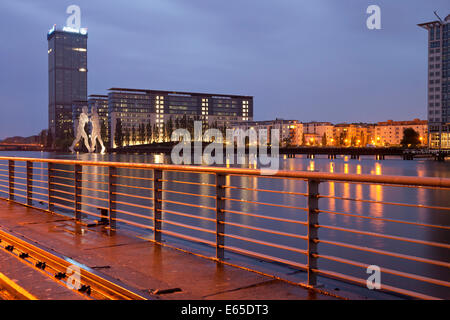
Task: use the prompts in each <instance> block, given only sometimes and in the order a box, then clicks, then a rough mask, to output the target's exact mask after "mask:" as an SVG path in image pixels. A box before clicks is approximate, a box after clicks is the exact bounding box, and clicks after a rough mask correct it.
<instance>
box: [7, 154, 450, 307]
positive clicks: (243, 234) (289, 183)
mask: <svg viewBox="0 0 450 320" xmlns="http://www.w3.org/2000/svg"><path fill="white" fill-rule="evenodd" d="M0 156H17V157H36V158H52V159H79V160H94V161H119V162H134V163H137V162H142V163H170V158H169V157H167V156H164V155H160V154H149V155H137V154H133V155H131V154H120V155H118V154H111V155H97V154H80V155H77V154H75V155H72V154H62V153H45V152H0ZM1 163H3V164H5V163H6V162H4V161H2V162H1ZM242 167H246V166H245V165H242ZM247 167H248V166H247ZM44 168H45V165H43V166H42V169H39V165H36V167H35V168H34V172H35V173H37V174H39V172H41V173H42V174H44V173H46V171H45V170H44ZM62 169H64V168H62ZM280 169H282V170H293V171H294V170H298V171H302V170H303V171H321V172H331V173H350V174H372V175H401V176H416V177H445V178H450V162H449V161H446V162H436V161H432V160H414V161H405V160H402V159H400V158H396V157H392V158H386V160H380V161H376V160H375V159H374V157H361V158H360V159H357V160H356V159H350V157H338V158H337V159H333V160H330V159H327V157H326V156H325V157H320V156H319V157H317V158H315V159H307V158H306V157H305V156H297V157H296V158H287V159H286V158H283V157H282V158H281V159H280ZM40 170H42V171H40ZM120 170H121V171H120V174H121V175H126V176H129V177H136V178H134V179H133V178H128V179H124V180H123V181H119V182H118V183H123V184H127V185H134V186H137V187H141V189H136V191H133V194H135V195H137V196H141V197H145V196H149V197H151V196H152V193H151V191H146V189H145V188H151V186H152V181H150V180H145V179H150V178H152V172H151V171H142V170H140V171H137V170H130V169H126V170H125V169H120ZM83 172H84V173H85V174H83V178H82V180H83V181H84V182H83V187H86V188H94V189H100V190H107V185H104V184H100V185H99V184H94V183H90V182H89V181H92V180H93V179H94V178H93V177H95V176H93V175H89V173H97V174H106V173H107V172H106V170H105V169H104V168H95V167H89V168H86V169H83ZM60 174H61V175H62V176H64V172H61V173H60ZM18 176H20V174H19V175H18ZM99 177H100V178H99ZM3 178H4V177H3ZM139 178H140V179H139ZM4 179H5V178H4ZM96 179H100V181H103V182H104V181H106V180H105V177H104V176H97V178H96ZM44 180H45V179H44ZM125 180H126V181H125ZM164 180H170V181H171V182H170V181H167V182H164V184H163V189H164V190H174V191H178V192H183V193H192V194H200V195H206V196H208V195H210V196H212V195H214V191H215V189H214V188H213V187H210V186H207V185H206V184H214V176H213V175H208V174H192V173H180V172H170V173H165V175H164ZM174 180H175V181H190V182H195V183H198V184H196V185H188V184H182V183H179V182H173V181H174ZM58 182H61V183H62V184H64V179H63V178H62V180H61V181H58ZM226 182H227V185H231V186H237V187H243V188H247V189H266V190H280V191H290V192H295V193H304V192H306V183H305V182H304V181H298V180H292V179H273V178H253V177H237V176H232V177H227V181H226ZM65 183H67V180H66V182H65ZM3 184H5V183H3ZM57 187H58V186H57ZM58 188H61V190H67V191H69V192H70V189H67V188H66V189H65V187H64V186H59V187H58ZM1 190H6V189H5V188H2V187H0V197H4V196H5V194H4V193H3V194H2V193H1ZM36 190H37V189H36ZM121 191H122V190H121V189H120V188H119V189H118V192H121ZM123 191H127V192H130V189H129V188H128V189H126V190H123ZM42 192H43V193H45V192H44V191H42ZM319 192H320V194H321V195H329V196H337V197H344V198H354V199H366V200H373V201H382V202H395V203H405V204H420V205H428V206H434V207H443V208H450V191H449V190H442V189H429V188H406V187H393V186H381V185H369V184H352V183H337V182H323V183H321V184H320V187H319ZM83 195H86V196H91V197H96V198H105V193H104V192H101V191H100V192H98V191H92V190H83ZM59 196H60V197H63V198H64V194H61V195H59ZM226 197H227V198H231V199H236V200H241V201H233V200H227V201H226V207H225V208H226V210H228V211H231V212H227V213H226V221H227V222H229V223H234V225H226V227H225V230H226V232H225V233H228V234H232V235H235V236H237V237H233V238H226V240H225V241H226V242H225V244H226V245H229V246H233V247H239V248H243V249H245V250H249V251H252V252H257V253H262V254H265V255H270V256H272V257H276V258H277V259H280V260H281V259H286V260H289V261H293V262H297V263H302V264H305V263H306V257H305V256H304V255H303V254H301V253H298V252H295V251H293V250H284V249H281V248H280V246H286V247H289V248H294V249H295V248H297V249H303V250H304V249H306V242H305V241H304V240H302V239H299V238H295V237H287V236H283V235H280V234H269V233H265V232H262V231H261V230H259V231H258V230H255V228H263V229H270V230H277V231H280V232H285V233H290V234H294V235H306V227H304V226H303V225H300V224H295V223H288V222H280V221H274V220H270V219H261V218H258V217H255V216H248V215H240V214H238V212H244V213H251V214H257V215H260V216H266V217H276V218H284V219H289V220H296V221H306V212H305V211H304V210H301V209H299V208H305V207H306V199H305V197H304V196H300V195H294V194H279V193H273V192H256V191H252V190H243V189H227V192H226ZM36 198H38V199H39V197H38V196H36ZM40 198H41V199H45V197H40ZM68 198H70V199H73V198H71V197H70V196H68ZM164 199H165V200H168V201H172V202H165V203H164V205H163V209H164V210H167V211H173V212H182V213H186V214H190V215H194V216H199V217H203V218H211V219H213V218H214V217H215V212H214V211H213V210H210V209H208V208H207V207H210V208H213V207H214V199H213V198H211V197H196V196H191V195H186V194H177V193H165V194H164ZM242 200H246V201H252V202H250V203H249V202H243V201H242ZM118 201H119V202H122V203H120V204H118V206H117V209H119V210H123V211H131V212H133V213H137V214H139V215H142V216H148V217H150V218H151V217H152V212H151V210H150V211H149V210H148V209H144V208H141V207H133V206H132V205H130V204H127V202H129V203H134V204H136V205H138V206H149V207H152V206H153V203H152V201H151V200H146V199H143V198H136V199H131V200H130V198H122V199H121V198H120V196H118ZM83 202H84V203H86V204H90V205H91V206H85V205H83V209H84V210H86V211H90V212H97V213H98V211H96V210H95V206H98V207H102V206H107V203H106V204H105V201H101V200H96V199H92V198H83ZM180 202H183V203H190V204H194V205H199V206H203V207H204V208H199V207H189V206H185V205H182V204H180ZM255 202H258V203H255ZM61 203H64V202H61ZM260 203H270V204H278V205H280V206H268V205H262V204H260ZM37 205H38V204H37ZM65 205H66V206H73V205H72V204H70V202H67V203H65ZM281 206H289V207H295V208H285V207H281ZM319 209H320V210H325V211H329V212H335V213H347V214H353V215H360V216H364V217H369V218H384V219H395V220H401V221H411V222H420V223H423V224H431V225H439V226H446V227H449V226H450V211H449V210H442V209H429V208H417V207H410V206H409V207H408V206H406V207H405V206H397V205H383V204H380V203H367V202H360V201H352V200H339V199H333V198H322V199H320V201H319ZM60 211H61V212H62V213H65V214H68V215H71V214H73V213H71V212H70V210H65V209H64V208H60ZM167 211H166V212H164V213H163V220H166V221H168V222H167V223H163V229H164V230H169V231H173V232H178V233H182V234H185V235H189V236H193V237H198V238H201V239H204V240H206V241H211V242H214V241H215V234H214V233H207V232H203V231H201V230H189V229H186V228H184V227H182V226H181V225H180V224H187V225H192V226H196V227H200V228H202V229H206V230H211V231H214V230H215V222H213V221H209V220H207V219H205V220H199V219H193V218H192V217H189V216H179V215H175V214H171V213H170V212H167ZM335 213H320V215H319V223H320V224H323V225H329V226H339V227H343V228H348V229H355V230H362V231H366V232H373V233H378V234H382V235H393V236H399V237H406V238H413V239H419V240H424V241H430V242H438V243H444V244H450V231H449V230H448V229H444V228H431V227H421V226H414V225H409V224H399V223H394V222H390V221H386V220H379V219H364V218H359V217H353V216H348V215H339V214H335ZM86 217H87V216H86ZM117 217H118V218H122V219H128V220H132V221H134V222H136V223H140V224H145V225H149V226H152V224H151V223H150V222H149V220H148V219H145V218H141V217H136V216H132V217H130V216H126V215H125V214H121V213H118V214H117ZM169 221H172V222H173V223H172V224H170V223H169ZM238 224H242V225H249V226H252V227H254V228H253V229H252V230H250V229H244V228H241V227H239V226H238ZM0 225H1V222H0ZM119 228H127V226H126V225H124V224H119ZM128 228H129V227H128ZM131 229H133V230H134V231H135V232H137V233H138V234H139V235H140V236H143V237H150V236H151V231H149V230H145V229H141V228H134V227H131ZM238 238H240V239H238ZM242 238H249V239H256V240H257V241H265V242H269V243H275V244H277V245H278V247H277V248H273V247H268V246H265V245H263V244H261V243H254V242H250V241H245V240H242ZM167 239H168V240H167V241H168V242H170V237H168V238H167ZM319 239H325V240H330V241H337V242H341V243H347V244H351V245H355V246H360V247H367V248H373V249H377V250H385V251H390V252H395V253H400V254H405V255H412V256H416V257H421V258H425V259H432V260H439V261H444V262H446V263H450V254H449V251H448V249H445V248H440V247H434V246H425V245H422V244H413V243H407V242H403V241H398V240H392V239H385V238H380V237H372V236H368V235H361V234H356V233H348V232H342V231H337V230H331V229H326V228H321V229H320V231H319ZM184 245H185V246H187V247H189V246H190V245H189V244H188V245H186V244H184ZM191 247H192V248H195V251H199V252H201V253H207V254H209V255H212V254H213V251H212V249H211V248H210V247H209V246H206V245H205V246H202V245H199V244H195V245H194V244H192V245H191ZM318 251H319V254H320V255H329V256H335V257H341V258H345V259H349V260H354V261H359V262H362V263H365V264H369V265H377V266H380V267H384V268H389V269H394V270H398V271H402V272H407V273H412V274H416V275H421V276H426V277H429V278H434V279H439V280H444V281H450V272H449V269H448V268H447V267H445V266H436V265H431V264H426V263H421V262H414V261H410V260H405V259H400V258H395V257H389V256H385V255H379V254H373V253H368V252H364V251H360V250H355V249H351V248H343V247H338V246H334V245H330V244H323V243H322V244H319V247H318ZM228 257H229V259H230V261H231V260H233V259H237V258H236V257H237V256H235V255H231V254H229V255H228ZM241 262H242V263H247V264H251V262H249V261H244V260H242V261H241ZM258 263H259V265H258V266H257V267H259V268H262V269H264V270H269V272H270V270H272V271H273V272H274V273H275V272H278V273H281V274H284V275H288V276H287V277H288V278H289V277H291V276H292V277H293V279H294V280H295V277H296V276H298V277H300V278H301V277H302V276H303V277H304V274H301V273H296V271H295V269H292V268H291V269H287V270H286V269H283V268H284V267H283V266H282V265H279V264H273V263H267V262H264V261H262V260H261V261H258ZM319 268H321V269H325V270H332V271H335V272H340V273H343V274H346V275H349V276H353V277H357V278H360V279H367V277H368V274H367V272H366V269H365V268H361V267H358V266H349V265H346V264H342V263H339V262H336V261H329V260H327V259H319ZM381 282H382V284H388V285H393V286H397V287H400V288H403V289H407V290H412V291H417V292H421V293H424V294H429V295H433V296H437V297H441V298H447V299H449V298H450V290H449V289H448V288H446V287H442V286H438V285H434V284H424V283H422V282H419V281H416V280H412V279H407V278H400V277H397V276H393V275H391V274H388V273H382V279H381Z"/></svg>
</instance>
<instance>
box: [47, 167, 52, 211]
mask: <svg viewBox="0 0 450 320" xmlns="http://www.w3.org/2000/svg"><path fill="white" fill-rule="evenodd" d="M52 168H53V164H52V163H51V162H47V187H48V188H47V189H48V211H50V212H53V210H54V206H53V203H52V197H53V191H51V190H52V181H53V178H52Z"/></svg>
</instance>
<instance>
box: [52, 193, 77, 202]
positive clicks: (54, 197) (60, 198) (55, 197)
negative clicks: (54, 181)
mask: <svg viewBox="0 0 450 320" xmlns="http://www.w3.org/2000/svg"><path fill="white" fill-rule="evenodd" d="M52 199H58V200H63V201H68V202H72V203H74V202H75V201H74V200H70V199H67V198H63V197H58V196H55V195H52ZM52 203H53V202H52Z"/></svg>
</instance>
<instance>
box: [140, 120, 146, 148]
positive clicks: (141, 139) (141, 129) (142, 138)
mask: <svg viewBox="0 0 450 320" xmlns="http://www.w3.org/2000/svg"><path fill="white" fill-rule="evenodd" d="M139 142H140V143H141V144H144V143H145V125H144V124H143V123H141V124H139Z"/></svg>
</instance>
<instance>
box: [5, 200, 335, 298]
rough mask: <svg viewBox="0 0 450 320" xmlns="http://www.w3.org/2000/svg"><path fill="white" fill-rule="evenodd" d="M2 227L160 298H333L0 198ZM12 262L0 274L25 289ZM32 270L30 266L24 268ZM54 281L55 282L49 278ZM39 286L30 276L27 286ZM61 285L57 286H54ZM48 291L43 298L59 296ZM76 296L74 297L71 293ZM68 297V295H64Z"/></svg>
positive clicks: (131, 235)
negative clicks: (12, 277)
mask: <svg viewBox="0 0 450 320" xmlns="http://www.w3.org/2000/svg"><path fill="white" fill-rule="evenodd" d="M0 227H1V228H3V229H4V230H5V231H9V232H11V233H12V234H14V235H16V236H22V237H24V238H25V239H26V240H29V241H32V242H36V243H39V244H40V245H41V246H43V247H46V248H49V249H52V250H53V251H55V252H57V253H59V254H61V255H65V256H67V257H70V258H71V259H73V260H75V261H77V262H79V263H82V264H84V265H86V266H88V267H91V268H94V269H96V270H97V271H99V272H102V273H104V274H106V275H108V276H110V277H112V278H115V279H118V280H120V281H122V282H123V283H125V284H127V285H129V286H132V287H134V288H137V289H139V290H142V291H144V292H147V293H149V292H150V293H151V292H155V291H156V290H166V289H174V288H179V289H181V291H178V292H173V293H168V294H161V295H155V298H159V299H195V300H197V299H231V300H234V299H236V300H239V299H249V300H250V299H251V300H258V299H283V300H290V299H333V297H331V296H328V295H324V294H321V293H318V292H315V291H313V290H307V289H304V288H302V287H300V286H296V285H292V284H289V283H286V282H283V281H280V280H276V279H273V278H270V277H266V276H263V275H259V274H256V273H253V272H250V271H245V270H242V269H239V268H235V267H231V266H226V265H220V264H217V263H216V262H214V261H211V260H208V259H205V258H202V257H199V256H196V255H193V254H189V253H184V252H181V251H179V250H175V249H172V248H169V247H165V246H160V245H157V244H154V243H152V242H149V241H146V240H142V239H139V238H137V237H135V236H134V235H133V234H132V233H129V232H127V231H122V230H119V231H118V232H117V233H116V234H115V235H114V236H109V235H108V234H107V233H106V232H105V230H104V229H102V227H94V228H91V227H90V228H87V227H85V226H82V225H80V224H76V223H75V222H74V221H73V220H72V219H70V218H68V217H65V216H61V215H57V214H50V213H46V212H43V211H40V210H37V209H32V208H28V207H25V206H22V205H19V204H15V203H11V202H8V201H5V200H1V199H0ZM16 268H17V265H16V264H15V263H12V262H11V263H8V262H6V260H1V259H0V272H3V273H9V274H11V273H14V274H15V275H14V277H15V278H17V277H18V276H17V274H20V273H22V274H23V277H22V279H17V280H18V281H19V282H20V283H21V284H22V285H23V286H24V287H25V288H26V289H27V290H31V291H33V292H32V293H33V294H35V295H36V296H37V297H39V294H38V293H36V290H32V289H30V288H27V285H26V282H27V281H28V280H27V274H28V273H27V272H23V271H21V272H14V269H16ZM28 268H30V269H32V267H28ZM53 282H54V281H53ZM36 285H37V284H36V283H35V282H33V281H32V280H30V281H29V282H28V286H31V287H33V286H36ZM58 285H59V286H61V285H60V284H58ZM31 291H30V292H31ZM53 292H55V294H53V295H52V294H51V292H50V291H48V295H44V296H45V299H51V298H54V299H58V298H59V297H60V296H59V294H60V293H58V290H54V291H53ZM75 296H76V295H73V297H75ZM67 298H69V299H70V295H69V294H68V295H67Z"/></svg>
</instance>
